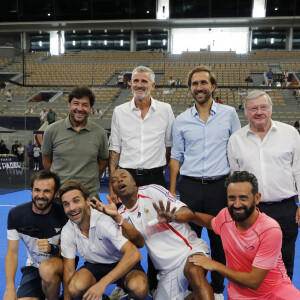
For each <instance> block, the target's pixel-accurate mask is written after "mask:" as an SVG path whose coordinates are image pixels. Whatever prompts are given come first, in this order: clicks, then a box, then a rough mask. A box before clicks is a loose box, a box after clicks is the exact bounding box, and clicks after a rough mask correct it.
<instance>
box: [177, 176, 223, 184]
mask: <svg viewBox="0 0 300 300" xmlns="http://www.w3.org/2000/svg"><path fill="white" fill-rule="evenodd" d="M182 177H183V178H185V179H187V180H191V181H197V182H201V183H202V184H210V183H214V182H217V181H220V180H223V179H226V178H227V177H228V175H223V176H217V177H207V178H206V177H191V176H185V175H183V176H182Z"/></svg>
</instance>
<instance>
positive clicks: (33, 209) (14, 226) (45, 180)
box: [4, 171, 67, 300]
mask: <svg viewBox="0 0 300 300" xmlns="http://www.w3.org/2000/svg"><path fill="white" fill-rule="evenodd" d="M59 186H60V180H59V177H58V176H57V175H56V174H55V173H52V172H49V171H40V172H38V173H35V174H34V175H33V176H32V177H31V197H32V201H31V202H27V203H24V204H20V205H18V206H16V207H14V208H12V209H11V210H10V212H9V215H8V220H7V239H8V247H7V253H6V259H5V275H6V290H5V294H4V299H5V300H16V299H27V300H28V299H30V300H36V299H45V298H47V299H49V300H50V299H51V300H57V299H59V292H60V283H61V277H62V273H63V261H62V259H61V258H60V257H59V253H60V246H59V243H60V234H61V229H62V227H63V226H64V225H65V223H66V222H67V218H66V216H65V214H64V211H63V209H62V207H61V205H60V204H59V203H56V202H53V199H54V197H55V195H56V193H57V192H58V189H59ZM20 239H21V240H23V242H24V244H25V245H26V248H27V255H28V259H27V262H26V266H24V267H22V268H21V271H22V279H21V282H20V285H19V287H18V289H17V292H16V289H15V283H14V281H15V275H16V271H17V267H18V250H19V240H20Z"/></svg>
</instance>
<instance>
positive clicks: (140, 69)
mask: <svg viewBox="0 0 300 300" xmlns="http://www.w3.org/2000/svg"><path fill="white" fill-rule="evenodd" d="M143 72H146V73H148V74H149V76H150V80H151V83H153V82H155V74H154V72H153V71H152V70H151V69H150V68H148V67H145V66H138V67H136V68H135V69H134V70H133V71H132V77H133V75H134V74H135V73H143ZM132 77H131V78H132Z"/></svg>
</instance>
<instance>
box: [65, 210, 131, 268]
mask: <svg viewBox="0 0 300 300" xmlns="http://www.w3.org/2000/svg"><path fill="white" fill-rule="evenodd" d="M90 209H91V219H90V230H89V237H88V238H87V237H86V236H85V235H83V234H82V233H81V231H80V229H79V227H78V226H77V225H76V224H74V223H73V222H72V221H71V220H69V221H68V223H67V224H66V225H65V226H64V227H63V230H62V233H61V255H62V256H63V257H66V258H70V259H72V258H75V257H76V251H77V250H78V252H79V254H80V256H81V257H82V258H83V259H85V260H86V261H88V262H90V263H104V264H111V263H115V262H118V261H119V260H120V259H121V258H122V257H123V253H122V252H120V249H121V248H122V246H123V245H124V244H125V243H126V242H127V241H128V240H127V239H126V238H125V237H124V236H123V235H122V234H121V233H120V232H119V228H118V227H119V226H118V224H116V223H115V222H114V221H113V220H112V219H111V218H110V217H108V216H106V215H105V214H103V213H101V212H99V211H97V210H95V209H93V208H90Z"/></svg>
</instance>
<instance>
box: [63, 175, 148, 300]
mask: <svg viewBox="0 0 300 300" xmlns="http://www.w3.org/2000/svg"><path fill="white" fill-rule="evenodd" d="M59 197H60V198H61V201H62V204H63V208H64V211H65V213H66V215H67V217H68V218H69V221H68V223H67V224H66V225H65V226H64V228H63V230H62V234H61V249H62V252H61V254H62V256H63V259H64V275H63V282H64V297H65V298H64V299H71V298H76V299H77V298H81V297H83V299H99V298H101V297H102V295H103V294H104V292H105V290H106V288H107V286H108V285H110V284H111V283H115V282H116V283H117V284H118V285H119V286H120V287H122V288H123V289H124V290H125V291H127V292H128V294H129V297H130V299H138V300H139V299H145V298H146V297H147V292H148V283H147V276H146V274H145V273H144V271H143V269H142V267H141V265H140V263H139V261H140V260H141V254H140V253H139V251H138V249H137V248H136V246H135V245H133V244H132V243H131V242H130V241H128V240H127V239H126V238H125V237H124V236H123V235H122V234H121V233H120V229H119V227H120V226H121V225H122V224H119V225H118V224H117V223H116V222H114V221H113V220H112V218H110V217H108V216H106V215H105V214H103V213H101V212H99V211H97V210H94V209H93V208H91V207H90V198H89V191H88V190H87V189H86V187H84V186H83V185H82V184H81V183H80V182H79V181H75V180H70V181H67V182H66V183H64V184H63V185H62V186H61V188H60V190H59ZM77 251H78V253H79V254H80V255H81V257H82V258H83V259H84V260H85V263H84V265H83V266H82V267H81V268H80V269H79V270H78V271H76V272H75V257H76V252H77Z"/></svg>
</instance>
